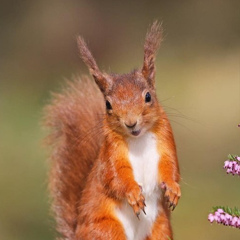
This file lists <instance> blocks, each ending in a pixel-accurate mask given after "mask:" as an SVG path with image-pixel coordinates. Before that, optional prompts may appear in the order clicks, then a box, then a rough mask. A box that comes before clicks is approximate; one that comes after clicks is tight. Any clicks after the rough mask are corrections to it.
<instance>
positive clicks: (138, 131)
mask: <svg viewBox="0 0 240 240" xmlns="http://www.w3.org/2000/svg"><path fill="white" fill-rule="evenodd" d="M140 133H141V129H139V130H137V131H132V132H131V134H132V135H133V136H138V135H139V134H140Z"/></svg>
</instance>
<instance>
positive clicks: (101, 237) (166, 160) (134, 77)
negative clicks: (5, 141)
mask: <svg viewBox="0 0 240 240" xmlns="http://www.w3.org/2000/svg"><path fill="white" fill-rule="evenodd" d="M161 39H162V28H161V24H159V23H158V22H157V21H155V22H154V23H153V24H152V26H151V27H150V29H149V31H148V32H147V35H146V39H145V43H144V59H143V66H142V67H141V68H139V69H137V70H133V71H132V72H130V73H128V74H122V75H119V74H112V73H111V74H108V73H106V72H102V71H100V70H99V68H98V66H97V63H96V61H95V59H94V58H93V56H92V54H91V52H90V51H89V49H88V47H87V45H86V43H85V41H84V40H83V38H82V37H78V47H79V50H80V55H81V58H82V59H83V61H84V63H85V64H86V65H87V67H88V68H89V71H90V73H91V75H92V76H93V78H94V80H95V82H94V81H92V80H91V79H90V78H89V77H86V76H84V77H81V79H79V78H76V77H75V80H74V81H72V82H68V84H67V87H66V88H65V89H64V90H63V92H62V93H60V94H55V95H54V96H53V100H52V103H51V104H49V105H48V106H47V107H46V115H45V123H46V125H47V126H48V127H50V129H51V133H50V135H49V138H48V139H49V144H50V145H52V149H53V151H52V154H51V170H50V184H49V185H50V192H51V195H52V198H53V203H52V208H53V211H54V213H55V217H56V221H57V230H58V232H59V233H60V235H61V238H60V239H68V240H95V239H96V240H158V239H159V240H169V239H171V240H172V239H173V234H172V229H171V224H170V210H171V209H172V210H173V209H174V208H175V206H176V205H177V203H178V200H179V198H180V195H181V191H180V186H179V180H180V173H179V165H178V159H177V154H176V147H175V142H174V137H173V133H172V128H171V126H170V122H169V120H168V118H167V116H166V113H165V112H164V110H163V108H162V106H161V105H160V103H159V102H158V99H157V96H156V88H155V70H156V67H155V58H156V53H157V50H158V48H159V46H160V43H161ZM58 239H59V238H58Z"/></svg>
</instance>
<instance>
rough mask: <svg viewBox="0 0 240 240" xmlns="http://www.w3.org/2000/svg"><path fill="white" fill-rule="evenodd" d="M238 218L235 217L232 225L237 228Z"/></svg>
mask: <svg viewBox="0 0 240 240" xmlns="http://www.w3.org/2000/svg"><path fill="white" fill-rule="evenodd" d="M237 222H238V217H233V219H232V223H231V225H232V226H233V227H237Z"/></svg>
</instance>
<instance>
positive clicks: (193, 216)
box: [0, 0, 240, 240]
mask: <svg viewBox="0 0 240 240" xmlns="http://www.w3.org/2000/svg"><path fill="white" fill-rule="evenodd" d="M0 3H1V7H0V43H1V49H0V53H1V54H0V110H1V111H0V123H1V124H0V136H1V141H0V195H1V198H0V213H1V214H0V236H1V239H5V240H15V239H16V240H30V239H31V240H33V239H34V240H38V239H39V240H40V239H45V240H47V239H49V240H50V239H54V235H55V233H54V221H53V219H51V217H50V214H49V204H48V194H47V168H48V163H47V161H46V159H47V151H45V150H43V148H42V144H41V142H42V139H43V137H44V135H45V133H44V131H42V129H41V127H40V124H39V123H40V121H41V114H42V113H41V112H42V108H43V106H44V105H45V104H46V103H47V102H48V101H49V99H50V94H49V93H50V92H51V91H58V90H59V89H60V86H61V85H62V84H63V82H64V78H71V75H72V74H77V73H87V69H86V67H85V66H84V65H83V63H82V62H81V61H80V59H79V57H78V52H77V46H76V36H77V35H79V34H81V35H82V36H84V38H85V39H86V41H87V42H88V44H89V46H90V48H91V50H92V52H93V54H94V56H95V57H96V59H97V62H98V63H99V65H100V66H101V67H102V68H103V69H105V70H109V67H111V69H110V70H109V71H113V72H118V73H122V72H128V71H130V70H131V69H132V68H134V67H136V66H137V67H139V66H141V64H142V58H143V51H142V48H143V42H144V36H145V33H146V30H147V28H148V26H149V24H151V23H152V22H153V20H155V19H158V20H160V21H162V22H163V27H164V42H163V44H162V47H161V49H160V51H159V55H158V60H157V70H158V72H157V81H158V82H157V84H158V95H159V99H160V100H161V101H162V104H163V105H164V107H165V108H166V111H167V112H168V113H169V117H170V120H171V122H172V125H173V128H174V132H175V137H176V142H177V147H178V152H179V160H180V167H181V172H182V182H181V186H182V199H181V201H180V203H179V205H178V207H177V208H176V210H175V211H174V212H173V229H174V233H175V239H176V240H178V239H185V240H187V239H195V240H203V239H204V240H208V239H209V240H213V239H218V240H223V239H226V238H227V239H239V236H240V232H239V231H238V230H236V229H230V228H226V227H221V226H216V225H213V226H211V225H210V224H209V223H208V221H207V215H208V212H209V211H210V209H211V206H213V205H218V204H222V205H229V206H238V207H239V206H240V205H239V201H238V199H239V197H240V192H239V191H236V189H238V186H239V179H238V178H231V177H229V176H227V177H226V174H225V172H224V171H223V170H222V166H223V162H224V160H225V158H226V157H227V155H228V153H236V154H239V152H240V148H239V140H240V139H239V131H240V129H239V128H237V124H238V123H239V122H240V76H239V75H240V65H239V53H240V45H239V43H240V31H239V26H240V15H239V7H240V2H239V1H234V0H230V1H224V0H219V1H217V0H213V1H207V0H203V1H156V0H153V1H147V0H145V1H142V0H139V1H110V0H108V1H97V0H92V1H87V0H78V1H77V0H70V1H66V0H65V1H64V0H52V1H46V0H42V1H37V0H36V1H29V0H26V1H18V0H15V1H11V0H10V1H6V0H5V1H4V0H2V1H1V2H0Z"/></svg>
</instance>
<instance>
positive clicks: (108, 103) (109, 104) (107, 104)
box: [106, 100, 112, 110]
mask: <svg viewBox="0 0 240 240" xmlns="http://www.w3.org/2000/svg"><path fill="white" fill-rule="evenodd" d="M106 108H107V110H112V105H111V103H110V102H109V101H108V100H107V101H106Z"/></svg>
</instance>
